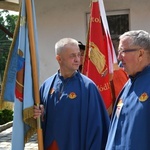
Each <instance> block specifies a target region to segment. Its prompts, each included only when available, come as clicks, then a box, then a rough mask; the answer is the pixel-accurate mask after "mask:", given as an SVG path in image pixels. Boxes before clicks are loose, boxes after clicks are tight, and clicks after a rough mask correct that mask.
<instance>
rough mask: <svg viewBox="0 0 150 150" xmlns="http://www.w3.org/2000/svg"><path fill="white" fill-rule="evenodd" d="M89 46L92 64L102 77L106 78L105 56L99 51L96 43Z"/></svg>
mask: <svg viewBox="0 0 150 150" xmlns="http://www.w3.org/2000/svg"><path fill="white" fill-rule="evenodd" d="M89 45H90V46H89V49H90V51H89V57H90V60H91V62H92V63H93V64H94V66H95V67H96V69H97V71H98V72H99V73H100V74H101V75H102V76H105V75H106V72H107V68H106V59H105V55H104V54H103V53H102V52H101V51H100V50H99V48H98V46H97V45H96V44H95V43H94V42H90V44H89Z"/></svg>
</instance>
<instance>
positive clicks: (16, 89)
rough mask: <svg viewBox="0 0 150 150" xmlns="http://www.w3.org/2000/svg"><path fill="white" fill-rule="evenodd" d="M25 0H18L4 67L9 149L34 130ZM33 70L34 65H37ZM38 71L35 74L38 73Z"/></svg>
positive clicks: (18, 149) (18, 148)
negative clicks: (10, 108)
mask: <svg viewBox="0 0 150 150" xmlns="http://www.w3.org/2000/svg"><path fill="white" fill-rule="evenodd" d="M31 4H32V18H33V27H34V40H35V41H34V43H35V47H36V48H35V50H36V56H35V58H36V63H37V66H39V65H38V62H39V61H38V47H37V34H36V33H37V28H36V19H35V9H34V1H33V0H31ZM26 13H27V6H26V0H22V6H21V14H20V16H19V20H20V21H19V23H20V25H19V28H18V30H16V33H15V34H16V38H15V40H14V43H13V47H12V48H13V49H12V51H11V54H10V57H9V64H8V66H7V70H6V74H5V75H6V76H5V86H4V91H3V92H4V93H3V100H4V101H10V102H13V101H14V118H13V133H12V150H23V149H24V146H25V143H26V142H27V141H28V140H29V138H30V137H31V136H32V135H33V134H34V133H35V132H36V120H35V119H33V105H34V99H35V98H34V86H33V79H34V76H33V71H32V61H31V49H30V48H31V45H30V44H31V43H30V42H29V30H28V29H29V27H28V22H27V20H28V18H27V17H28V16H27V14H26ZM37 74H39V73H38V68H37ZM38 76H39V75H37V77H38ZM38 81H39V80H38Z"/></svg>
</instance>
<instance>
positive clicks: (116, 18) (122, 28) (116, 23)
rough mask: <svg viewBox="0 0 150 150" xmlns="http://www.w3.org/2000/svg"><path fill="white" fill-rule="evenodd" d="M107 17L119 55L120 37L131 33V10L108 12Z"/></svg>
mask: <svg viewBox="0 0 150 150" xmlns="http://www.w3.org/2000/svg"><path fill="white" fill-rule="evenodd" d="M106 15H107V21H108V26H109V30H110V34H111V38H112V41H113V44H114V48H115V50H116V54H117V49H118V42H119V36H120V35H121V34H123V33H124V32H126V31H129V10H121V11H108V12H106Z"/></svg>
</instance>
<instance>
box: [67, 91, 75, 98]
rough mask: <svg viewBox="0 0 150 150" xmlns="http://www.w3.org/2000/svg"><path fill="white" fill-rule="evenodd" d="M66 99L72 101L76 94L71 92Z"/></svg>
mask: <svg viewBox="0 0 150 150" xmlns="http://www.w3.org/2000/svg"><path fill="white" fill-rule="evenodd" d="M68 97H69V98H70V99H74V98H76V97H77V95H76V93H74V92H71V93H70V94H69V95H68Z"/></svg>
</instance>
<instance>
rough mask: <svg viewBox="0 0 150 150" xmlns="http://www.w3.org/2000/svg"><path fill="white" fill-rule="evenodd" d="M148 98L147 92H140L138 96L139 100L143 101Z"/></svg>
mask: <svg viewBox="0 0 150 150" xmlns="http://www.w3.org/2000/svg"><path fill="white" fill-rule="evenodd" d="M147 99H148V95H147V93H143V94H141V96H140V97H139V101H141V102H144V101H146V100H147Z"/></svg>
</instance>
